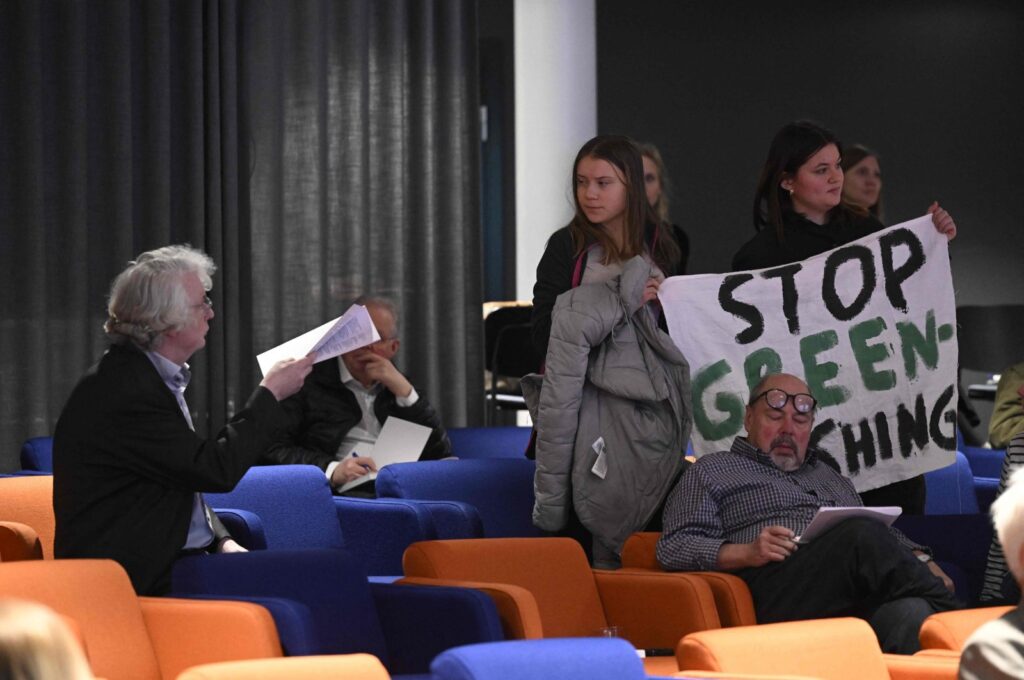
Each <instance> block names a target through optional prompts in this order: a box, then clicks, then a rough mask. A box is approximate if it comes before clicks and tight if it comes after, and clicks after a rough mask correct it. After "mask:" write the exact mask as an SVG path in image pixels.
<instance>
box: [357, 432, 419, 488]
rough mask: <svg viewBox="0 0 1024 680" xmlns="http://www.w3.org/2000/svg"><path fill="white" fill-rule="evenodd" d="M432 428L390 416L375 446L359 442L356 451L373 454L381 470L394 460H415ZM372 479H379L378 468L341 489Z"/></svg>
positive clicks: (409, 461)
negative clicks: (363, 444) (361, 444)
mask: <svg viewBox="0 0 1024 680" xmlns="http://www.w3.org/2000/svg"><path fill="white" fill-rule="evenodd" d="M430 432H431V430H430V428H429V427H425V426H423V425H417V424H416V423H410V422H409V421H408V420H402V419H401V418H395V417H394V416H388V419H387V420H385V421H384V427H382V428H381V431H380V435H379V436H378V437H377V442H376V443H375V444H374V445H373V447H371V448H370V449H367V447H366V446H359V447H357V448H356V449H355V450H354V451H353V453H355V454H357V455H359V456H370V457H372V458H373V462H374V463H376V464H377V469H378V470H380V469H381V468H383V467H384V466H385V465H390V464H391V463H411V462H413V461H416V460H419V457H420V454H421V453H423V448H424V447H425V446H426V445H427V440H428V439H430ZM371 479H377V473H376V472H371V473H369V474H366V475H363V476H362V477H358V478H356V479H353V480H352V481H351V482H348V483H347V484H345V485H343V486H342V487H341V491H342V492H344V491H348V490H349V489H351V488H353V487H356V486H359V485H360V484H363V483H365V482H368V481H370V480H371Z"/></svg>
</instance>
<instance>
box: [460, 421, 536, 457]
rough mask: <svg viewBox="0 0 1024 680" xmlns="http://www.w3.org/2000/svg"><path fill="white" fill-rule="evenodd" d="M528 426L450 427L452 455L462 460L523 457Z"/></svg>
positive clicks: (530, 430)
mask: <svg viewBox="0 0 1024 680" xmlns="http://www.w3.org/2000/svg"><path fill="white" fill-rule="evenodd" d="M532 431H533V428H529V427H516V426H514V425H513V426H506V427H451V428H448V438H449V439H450V440H451V442H452V455H453V456H455V457H456V458H461V459H463V460H467V459H469V460H477V459H480V458H524V457H525V452H526V445H527V444H529V443H530V433H531V432H532Z"/></svg>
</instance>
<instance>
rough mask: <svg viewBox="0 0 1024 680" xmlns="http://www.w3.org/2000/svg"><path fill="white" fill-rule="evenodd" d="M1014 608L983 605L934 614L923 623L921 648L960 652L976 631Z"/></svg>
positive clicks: (920, 635)
mask: <svg viewBox="0 0 1024 680" xmlns="http://www.w3.org/2000/svg"><path fill="white" fill-rule="evenodd" d="M1013 609H1015V608H1014V607H981V608H978V609H957V610H954V611H948V612H939V613H937V614H932V615H931V616H929V617H928V618H927V619H925V620H924V623H922V624H921V632H920V634H919V637H920V638H921V649H949V650H953V651H955V652H956V653H957V654H959V653H960V650H961V649H963V646H964V644H965V643H966V642H967V639H968V638H969V637H971V635H973V634H974V631H976V630H977V629H978V628H981V626H983V625H984V624H986V623H988V622H989V621H995V620H996V619H998V618H999V617H1000V616H1002V615H1003V614H1006V613H1007V612H1010V611H1013Z"/></svg>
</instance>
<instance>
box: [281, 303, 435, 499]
mask: <svg viewBox="0 0 1024 680" xmlns="http://www.w3.org/2000/svg"><path fill="white" fill-rule="evenodd" d="M356 303H357V304H362V305H364V306H365V307H366V310H367V312H368V313H369V315H370V318H371V320H372V321H373V325H374V326H375V327H376V329H377V331H378V333H379V334H380V339H379V340H377V341H376V342H373V343H371V344H369V345H366V346H364V347H360V348H358V349H355V350H352V351H350V352H346V353H344V354H342V355H341V356H340V357H338V359H337V360H336V361H330V360H329V361H321V362H320V363H318V364H316V365H315V366H314V367H313V373H312V375H310V377H309V380H307V381H306V384H305V386H304V387H303V388H302V390H301V391H300V392H299V393H298V394H296V395H295V396H293V397H292V398H290V399H288V400H286V401H285V402H284V403H283V406H284V409H285V413H286V414H287V417H288V426H287V428H286V429H285V430H284V434H283V436H282V437H281V438H280V439H279V440H278V442H277V443H276V444H275V445H274V446H272V447H271V448H270V449H269V450H268V451H267V452H266V454H265V455H264V457H263V461H262V462H263V463H264V464H278V465H282V464H308V465H316V466H317V467H319V468H320V469H322V470H324V472H325V474H326V475H327V478H328V479H329V480H330V482H331V486H332V487H333V488H335V489H341V488H342V487H343V486H345V485H346V484H350V483H351V482H353V481H354V480H357V479H359V478H360V477H363V476H365V475H367V474H368V473H370V472H375V471H376V469H377V465H376V462H375V461H374V459H373V458H372V456H366V455H361V451H366V450H371V451H372V449H373V446H374V445H375V444H376V443H377V438H378V437H379V436H380V434H381V430H382V428H383V426H384V423H385V421H386V420H387V419H388V417H389V416H393V417H395V418H399V419H401V420H405V421H409V422H411V423H415V424H417V425H422V426H425V427H428V428H430V429H431V432H430V436H429V438H428V440H427V443H426V446H425V447H424V448H423V451H422V453H421V454H420V456H419V458H420V460H435V459H439V458H444V457H446V456H448V455H450V454H451V442H450V441H449V440H448V434H447V433H446V432H445V430H444V426H443V425H442V424H441V418H440V417H439V416H438V414H437V411H435V410H434V408H433V407H432V406H431V405H430V404H429V403H428V402H427V400H426V399H424V398H423V397H422V396H420V395H419V394H417V392H416V390H415V388H414V387H413V386H412V383H410V382H409V380H408V379H407V378H406V377H405V376H404V375H403V374H402V373H401V372H400V371H399V370H398V369H397V368H395V365H394V363H392V361H391V360H392V358H393V357H394V356H395V354H396V353H397V352H398V346H399V341H398V314H397V311H396V310H395V307H394V305H393V304H392V303H391V302H390V301H389V300H386V299H384V298H379V297H367V296H364V297H362V298H360V299H359V300H357V301H356Z"/></svg>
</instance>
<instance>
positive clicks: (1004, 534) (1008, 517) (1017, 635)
mask: <svg viewBox="0 0 1024 680" xmlns="http://www.w3.org/2000/svg"><path fill="white" fill-rule="evenodd" d="M1011 452H1012V453H1017V454H1018V455H1021V454H1024V433H1021V434H1018V435H1017V436H1016V437H1014V438H1013V439H1011V440H1010V444H1009V446H1008V447H1007V455H1009V454H1010V453H1011ZM992 523H993V524H995V528H996V535H997V536H998V537H999V542H1000V543H1001V544H1002V546H1003V554H1004V555H1005V558H1006V566H1007V567H1009V569H1010V573H1011V574H1013V577H1014V579H1016V581H1017V584H1018V586H1020V587H1021V588H1022V589H1024V468H1022V469H1018V470H1017V471H1016V472H1014V473H1013V476H1011V477H1010V480H1009V483H1008V484H1007V486H1006V490H1005V491H1003V493H1002V494H1001V495H1000V496H999V498H997V499H996V500H995V502H994V503H993V504H992ZM1022 606H1024V605H1022V604H1018V605H1017V608H1016V609H1014V610H1012V611H1010V612H1008V613H1006V614H1004V615H1003V616H1002V617H1001V618H999V619H996V620H995V621H990V622H989V623H986V624H985V625H984V626H982V627H981V628H979V629H978V630H976V631H975V632H974V635H972V636H971V637H970V639H968V640H967V644H966V645H965V646H964V651H963V653H962V654H961V655H960V679H961V680H1010V679H1011V678H1012V679H1013V680H1017V679H1019V678H1024V609H1022Z"/></svg>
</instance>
